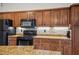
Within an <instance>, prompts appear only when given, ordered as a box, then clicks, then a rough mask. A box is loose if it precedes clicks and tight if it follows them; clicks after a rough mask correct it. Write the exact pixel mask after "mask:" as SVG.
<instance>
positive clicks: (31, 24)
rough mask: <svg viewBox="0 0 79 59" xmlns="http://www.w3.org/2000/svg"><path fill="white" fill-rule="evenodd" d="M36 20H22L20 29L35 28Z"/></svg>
mask: <svg viewBox="0 0 79 59" xmlns="http://www.w3.org/2000/svg"><path fill="white" fill-rule="evenodd" d="M35 26H36V20H35V19H22V20H21V27H23V28H35Z"/></svg>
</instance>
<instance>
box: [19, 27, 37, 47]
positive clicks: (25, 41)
mask: <svg viewBox="0 0 79 59" xmlns="http://www.w3.org/2000/svg"><path fill="white" fill-rule="evenodd" d="M36 34H37V30H36V29H35V30H34V29H28V30H25V31H24V32H23V36H24V37H18V38H17V45H18V46H31V45H33V36H35V35H36Z"/></svg>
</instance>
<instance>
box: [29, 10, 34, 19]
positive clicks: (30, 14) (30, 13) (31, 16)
mask: <svg viewBox="0 0 79 59" xmlns="http://www.w3.org/2000/svg"><path fill="white" fill-rule="evenodd" d="M28 19H34V12H33V11H29V12H28Z"/></svg>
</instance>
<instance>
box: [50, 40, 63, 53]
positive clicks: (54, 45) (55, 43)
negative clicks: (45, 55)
mask: <svg viewBox="0 0 79 59" xmlns="http://www.w3.org/2000/svg"><path fill="white" fill-rule="evenodd" d="M50 42H51V46H50V47H51V50H52V51H60V52H61V40H59V39H58V40H57V39H56V40H55V39H52V40H51V39H50Z"/></svg>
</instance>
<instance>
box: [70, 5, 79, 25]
mask: <svg viewBox="0 0 79 59" xmlns="http://www.w3.org/2000/svg"><path fill="white" fill-rule="evenodd" d="M71 24H72V25H73V26H79V5H77V6H71Z"/></svg>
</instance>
